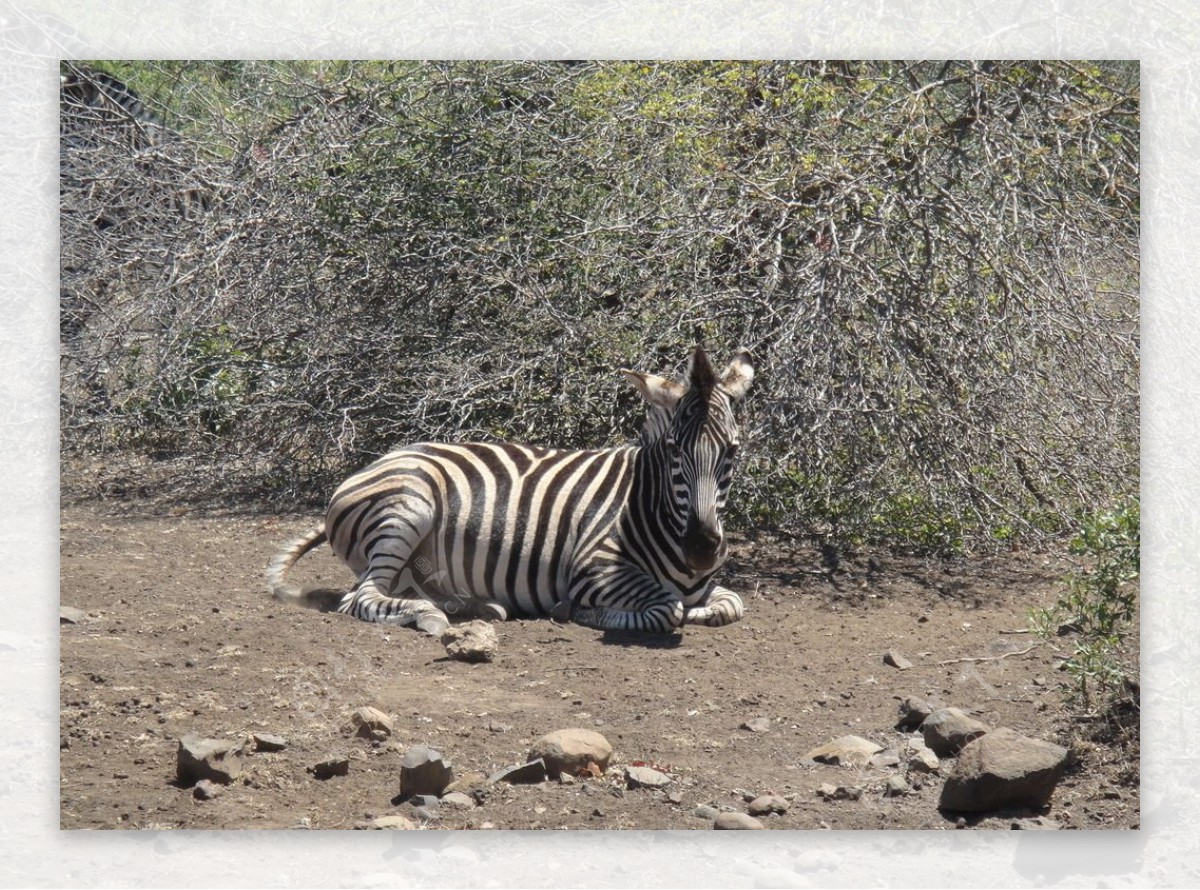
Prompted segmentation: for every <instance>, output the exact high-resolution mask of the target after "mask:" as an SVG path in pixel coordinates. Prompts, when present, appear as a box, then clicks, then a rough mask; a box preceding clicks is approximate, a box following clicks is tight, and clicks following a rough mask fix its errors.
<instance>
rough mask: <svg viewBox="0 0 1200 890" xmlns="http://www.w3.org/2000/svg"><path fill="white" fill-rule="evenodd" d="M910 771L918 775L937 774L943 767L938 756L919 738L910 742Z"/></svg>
mask: <svg viewBox="0 0 1200 890" xmlns="http://www.w3.org/2000/svg"><path fill="white" fill-rule="evenodd" d="M908 750H909V755H908V769H909V772H916V773H936V772H937V771H938V770H939V769H940V768H941V766H942V762H941V761H940V760H939V759H938V756H937V755H936V754H934V753H933V751H931V750H930V749H929V746H928V745H926V744H925V740H924V739H922V738H920V737H919V736H917V737H914V738H911V739H909V740H908Z"/></svg>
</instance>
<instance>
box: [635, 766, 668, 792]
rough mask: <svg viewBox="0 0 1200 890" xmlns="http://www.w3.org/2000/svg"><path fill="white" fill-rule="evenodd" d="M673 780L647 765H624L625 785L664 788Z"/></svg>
mask: <svg viewBox="0 0 1200 890" xmlns="http://www.w3.org/2000/svg"><path fill="white" fill-rule="evenodd" d="M672 781H673V780H672V779H671V777H670V776H668V775H667V774H665V773H660V772H659V771H658V770H656V769H651V768H650V767H648V766H627V767H625V786H626V787H627V788H630V789H634V788H665V787H666V786H667V785H670V784H671V782H672Z"/></svg>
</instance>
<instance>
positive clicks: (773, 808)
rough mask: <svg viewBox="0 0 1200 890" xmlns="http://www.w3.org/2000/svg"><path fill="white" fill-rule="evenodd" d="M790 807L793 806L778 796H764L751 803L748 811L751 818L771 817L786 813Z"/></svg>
mask: <svg viewBox="0 0 1200 890" xmlns="http://www.w3.org/2000/svg"><path fill="white" fill-rule="evenodd" d="M790 806H791V804H790V803H788V802H787V800H785V799H784V798H782V797H780V796H779V795H778V794H764V795H761V796H760V797H756V798H754V800H752V801H750V806H749V807H747V809H748V810H749V812H750V815H751V816H769V815H771V814H783V813H786V812H787V811H788V807H790Z"/></svg>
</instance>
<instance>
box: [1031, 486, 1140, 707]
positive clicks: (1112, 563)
mask: <svg viewBox="0 0 1200 890" xmlns="http://www.w3.org/2000/svg"><path fill="white" fill-rule="evenodd" d="M1140 541H1141V531H1140V511H1139V507H1138V505H1137V504H1136V503H1132V504H1128V505H1124V506H1121V507H1118V508H1116V509H1113V510H1109V511H1105V512H1101V513H1096V514H1093V515H1090V516H1089V517H1087V519H1086V520H1085V521H1084V522H1083V523H1082V525H1081V531H1080V532H1079V534H1078V535H1077V536H1076V537H1075V538H1074V539H1073V540H1072V541H1071V547H1070V550H1071V553H1073V554H1075V555H1078V556H1081V557H1083V558H1085V559H1086V560H1087V561H1088V563H1089V564H1090V565H1088V566H1085V567H1082V568H1080V569H1079V570H1078V571H1076V572H1074V573H1073V574H1071V575H1069V576H1068V577H1067V578H1066V579H1065V583H1066V586H1067V589H1066V592H1065V593H1064V594H1063V595H1062V596H1061V597H1059V599H1058V602H1057V603H1056V604H1055V605H1054V606H1053V607H1052V608H1050V609H1041V610H1037V611H1035V612H1033V614H1032V620H1033V625H1034V628H1035V630H1036V631H1037V632H1038V634H1039V635H1041V636H1042V637H1043V638H1047V639H1049V638H1052V637H1054V636H1056V635H1059V634H1062V635H1067V634H1070V635H1073V636H1074V637H1075V641H1074V647H1075V648H1074V651H1073V652H1072V654H1071V655H1070V656H1069V657H1068V658H1067V659H1066V660H1065V661H1064V662H1063V664H1062V669H1063V670H1064V671H1065V672H1066V674H1067V677H1068V678H1069V680H1068V682H1067V683H1066V684H1064V688H1065V689H1066V692H1067V696H1068V700H1069V701H1070V702H1071V703H1073V704H1074V705H1076V706H1079V707H1081V708H1084V709H1087V710H1094V709H1097V708H1102V707H1104V706H1106V705H1108V704H1109V703H1110V702H1111V700H1112V699H1113V698H1114V697H1115V696H1120V695H1124V694H1125V692H1126V689H1127V686H1128V681H1129V680H1130V678H1131V676H1133V675H1134V674H1135V673H1136V664H1135V665H1133V666H1132V668H1131V666H1130V663H1129V661H1130V659H1129V655H1128V653H1127V652H1126V651H1125V641H1126V638H1127V636H1128V634H1129V632H1130V631H1131V630H1132V628H1133V622H1134V621H1135V620H1136V618H1137V605H1138V603H1137V600H1138V585H1137V583H1136V582H1137V580H1138V578H1139V575H1140V572H1141V556H1140Z"/></svg>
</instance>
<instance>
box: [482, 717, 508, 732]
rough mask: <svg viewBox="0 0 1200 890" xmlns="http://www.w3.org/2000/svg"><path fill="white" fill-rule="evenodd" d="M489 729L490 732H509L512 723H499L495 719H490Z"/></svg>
mask: <svg viewBox="0 0 1200 890" xmlns="http://www.w3.org/2000/svg"><path fill="white" fill-rule="evenodd" d="M487 729H488V732H508V731H509V730H510V729H512V724H511V723H498V722H497V721H495V720H490V721H488V725H487Z"/></svg>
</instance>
